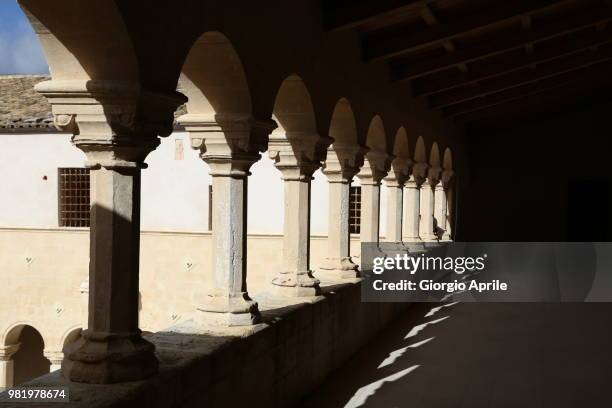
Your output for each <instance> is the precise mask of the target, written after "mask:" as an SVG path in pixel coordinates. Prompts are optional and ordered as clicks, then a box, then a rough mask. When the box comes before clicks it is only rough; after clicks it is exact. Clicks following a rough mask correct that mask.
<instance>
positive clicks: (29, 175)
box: [0, 132, 385, 235]
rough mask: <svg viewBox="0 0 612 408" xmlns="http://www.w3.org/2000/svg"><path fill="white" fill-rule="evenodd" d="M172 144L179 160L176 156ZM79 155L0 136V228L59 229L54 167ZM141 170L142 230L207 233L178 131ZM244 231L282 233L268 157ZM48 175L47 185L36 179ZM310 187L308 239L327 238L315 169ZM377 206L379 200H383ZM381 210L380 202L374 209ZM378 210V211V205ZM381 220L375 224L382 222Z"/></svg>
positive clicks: (203, 205)
mask: <svg viewBox="0 0 612 408" xmlns="http://www.w3.org/2000/svg"><path fill="white" fill-rule="evenodd" d="M177 140H182V143H183V158H182V159H181V160H178V159H177V158H176V154H175V149H176V143H177ZM84 161H85V155H84V154H83V153H82V152H81V151H80V150H79V149H77V148H76V147H74V146H72V145H71V144H70V136H69V135H67V134H60V133H44V134H27V133H21V134H20V133H5V134H0V227H10V228H16V227H29V228H48V227H57V226H58V217H57V201H58V197H57V188H58V180H57V169H58V167H81V166H83V163H84ZM146 162H147V164H148V168H147V169H145V170H143V172H142V207H141V208H142V213H141V229H142V230H143V231H192V232H202V231H208V229H209V226H208V211H209V209H208V186H209V184H210V176H209V175H208V170H209V168H208V165H207V164H206V163H204V162H203V161H202V160H201V159H200V158H199V156H198V153H197V152H196V151H195V150H193V149H191V147H190V143H189V137H188V135H187V134H186V133H185V132H175V133H173V134H172V135H170V136H169V137H167V138H164V139H162V142H161V145H160V146H159V147H158V148H157V149H156V150H155V151H153V152H152V153H151V154H150V155H149V156H148V158H147V160H146ZM251 172H252V176H251V177H250V178H249V196H248V200H249V201H248V204H249V208H248V231H249V232H250V233H262V234H280V233H282V231H283V184H282V181H281V178H280V172H279V171H278V170H276V168H275V167H274V164H273V161H272V160H271V159H270V158H269V157H268V155H267V153H264V154H262V158H261V160H260V161H258V162H257V163H255V164H254V165H253V167H252V169H251ZM43 176H47V180H43ZM314 177H315V178H314V180H313V182H312V195H311V200H312V210H311V233H312V235H326V234H327V207H328V199H327V192H328V185H327V179H326V177H325V175H323V173H322V172H321V171H320V170H319V171H317V172H316V173H315V175H314ZM383 200H384V195H383ZM381 204H382V203H381ZM381 209H382V210H383V212H384V209H385V207H384V206H381ZM381 221H382V220H381Z"/></svg>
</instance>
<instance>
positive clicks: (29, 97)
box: [0, 75, 186, 130]
mask: <svg viewBox="0 0 612 408" xmlns="http://www.w3.org/2000/svg"><path fill="white" fill-rule="evenodd" d="M48 79H50V78H49V76H47V75H0V129H2V130H27V129H41V130H42V129H46V130H54V129H55V127H54V126H53V116H52V114H51V105H50V104H49V103H48V102H47V100H46V99H45V97H43V96H42V95H41V94H39V93H38V92H36V91H35V90H34V85H36V84H37V83H39V82H42V81H46V80H48ZM184 113H186V108H185V105H181V106H179V108H178V109H177V110H176V112H175V115H174V116H175V117H178V116H180V115H182V114H184Z"/></svg>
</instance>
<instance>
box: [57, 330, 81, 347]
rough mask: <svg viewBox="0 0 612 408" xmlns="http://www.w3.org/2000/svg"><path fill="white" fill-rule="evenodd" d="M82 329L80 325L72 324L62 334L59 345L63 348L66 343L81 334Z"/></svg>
mask: <svg viewBox="0 0 612 408" xmlns="http://www.w3.org/2000/svg"><path fill="white" fill-rule="evenodd" d="M82 331H83V328H82V327H81V326H73V327H71V328H70V329H68V330H66V332H65V333H64V335H63V336H62V340H61V343H60V346H61V347H62V348H63V347H65V346H67V345H68V344H71V343H74V342H75V341H76V340H77V339H78V338H79V337H80V336H81V332H82Z"/></svg>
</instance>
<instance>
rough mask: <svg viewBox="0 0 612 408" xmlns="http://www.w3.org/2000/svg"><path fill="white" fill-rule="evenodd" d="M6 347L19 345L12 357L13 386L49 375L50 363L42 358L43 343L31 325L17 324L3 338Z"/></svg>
mask: <svg viewBox="0 0 612 408" xmlns="http://www.w3.org/2000/svg"><path fill="white" fill-rule="evenodd" d="M3 341H4V343H5V344H6V345H14V344H19V349H18V350H17V352H16V353H15V354H14V355H13V365H14V380H13V383H14V385H19V384H21V383H24V382H26V381H29V380H31V379H34V378H36V377H40V376H41V375H44V374H47V373H49V367H50V363H49V360H47V359H46V358H45V356H44V349H45V341H44V339H43V336H42V334H41V333H40V332H39V331H38V330H37V329H36V328H35V327H34V326H32V325H30V324H26V323H17V324H15V325H13V326H12V327H11V328H9V330H7V332H6V334H5V336H4V340H3Z"/></svg>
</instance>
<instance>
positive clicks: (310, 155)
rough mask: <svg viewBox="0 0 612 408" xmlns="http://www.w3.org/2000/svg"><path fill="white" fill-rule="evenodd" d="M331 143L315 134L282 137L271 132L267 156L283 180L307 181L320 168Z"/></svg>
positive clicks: (290, 134) (292, 134)
mask: <svg viewBox="0 0 612 408" xmlns="http://www.w3.org/2000/svg"><path fill="white" fill-rule="evenodd" d="M332 142H333V139H332V138H330V137H327V136H319V135H318V134H316V133H310V132H291V133H286V134H284V135H283V134H282V133H281V132H272V134H271V135H270V142H269V147H268V154H269V156H270V158H271V159H273V160H274V166H276V168H277V169H278V170H279V171H280V172H281V173H282V178H283V180H300V181H309V180H312V175H313V173H314V172H315V171H316V170H317V169H318V168H319V167H321V164H322V162H323V161H324V160H325V157H326V155H327V148H328V146H329V145H330V144H331V143H332Z"/></svg>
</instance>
